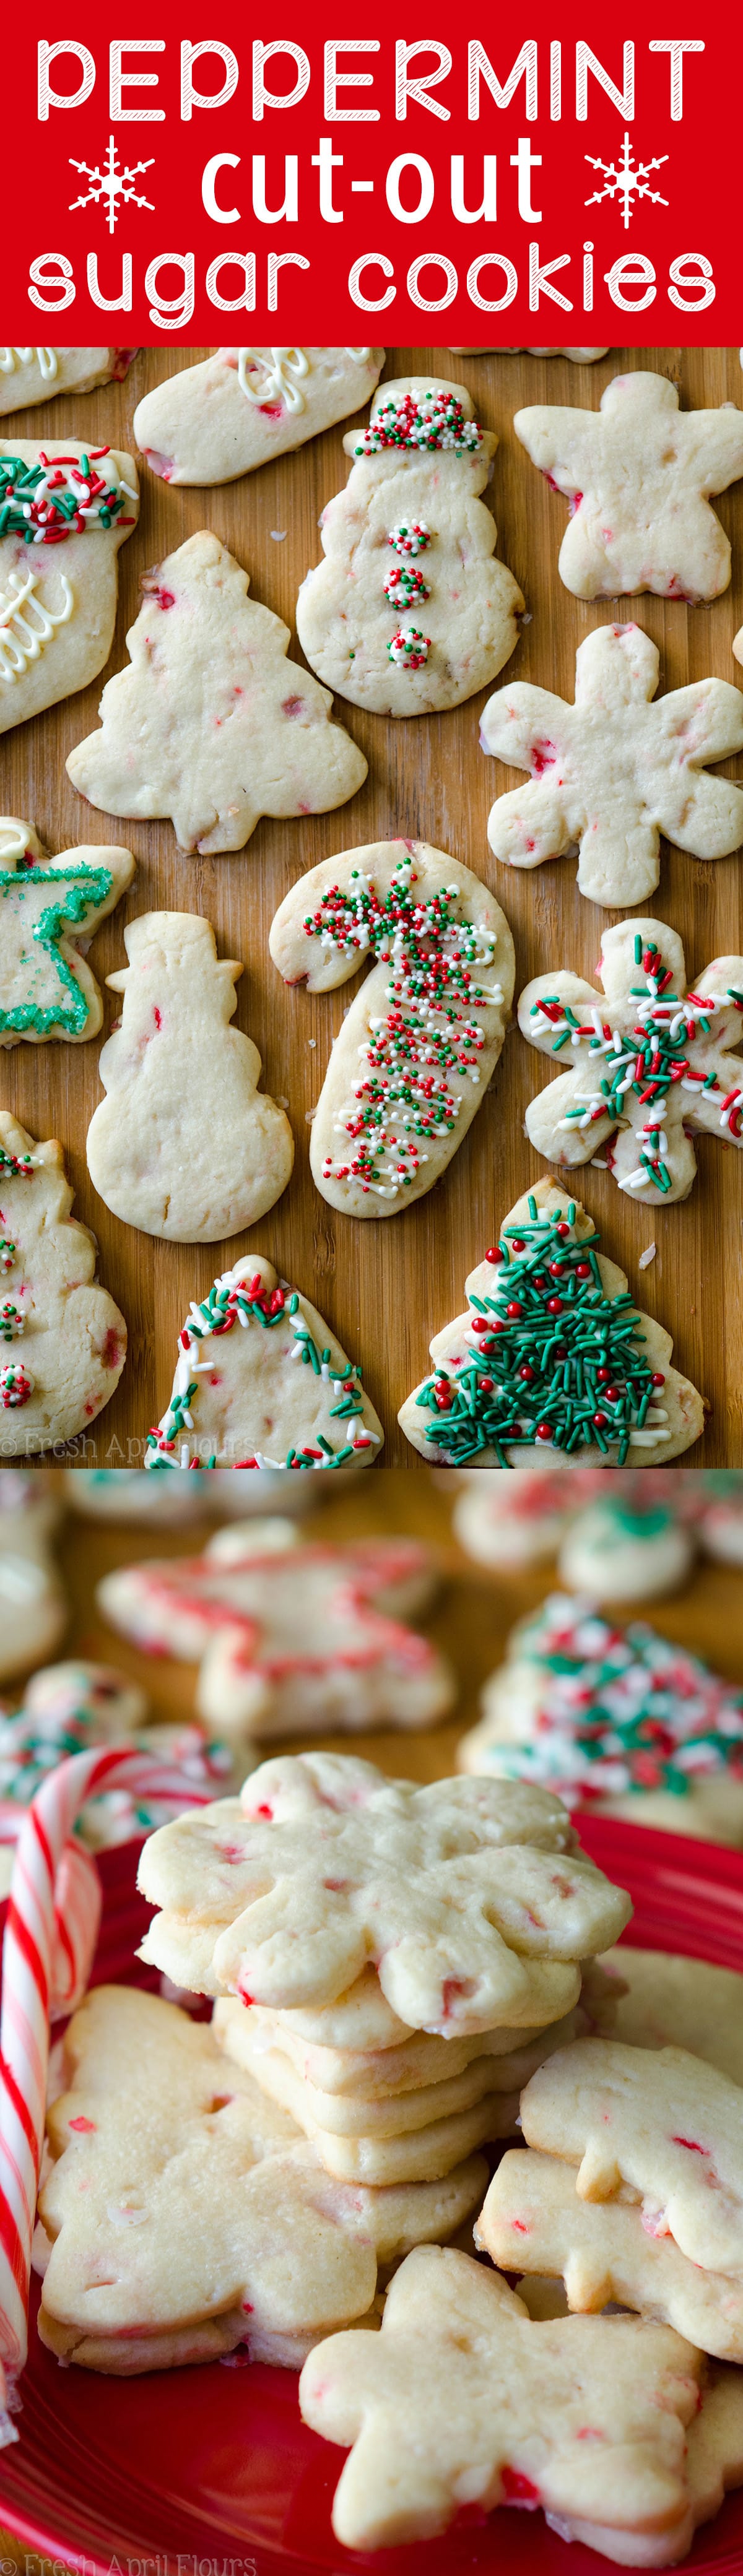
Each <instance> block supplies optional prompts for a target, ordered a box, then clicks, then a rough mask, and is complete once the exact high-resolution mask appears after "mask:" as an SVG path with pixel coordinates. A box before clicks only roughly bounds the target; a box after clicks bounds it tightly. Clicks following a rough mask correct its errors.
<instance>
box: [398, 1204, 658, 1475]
mask: <svg viewBox="0 0 743 2576" xmlns="http://www.w3.org/2000/svg"><path fill="white" fill-rule="evenodd" d="M600 1240H601V1238H600V1235H599V1234H598V1232H597V1231H596V1228H595V1227H594V1225H593V1222H592V1219H591V1218H590V1216H588V1215H587V1213H586V1210H585V1208H583V1207H581V1205H580V1202H579V1201H578V1200H576V1199H569V1198H568V1197H567V1195H566V1193H565V1192H564V1191H562V1190H560V1189H558V1188H557V1187H556V1185H555V1184H554V1183H553V1182H552V1181H538V1183H537V1186H536V1189H534V1190H530V1191H528V1192H527V1193H526V1194H525V1196H524V1197H523V1198H521V1199H519V1200H518V1202H517V1205H516V1206H515V1207H514V1208H512V1209H511V1213H510V1216H508V1217H506V1219H505V1222H504V1224H503V1226H502V1227H501V1235H500V1241H499V1243H497V1244H491V1246H490V1248H489V1250H488V1252H487V1253H486V1255H485V1259H484V1261H482V1262H481V1263H480V1264H479V1267H478V1269H477V1270H473V1271H471V1272H470V1276H469V1278H468V1279H467V1280H466V1281H465V1291H466V1295H467V1298H468V1309H467V1313H466V1314H464V1315H458V1316H456V1317H455V1320H454V1322H453V1323H451V1324H445V1325H444V1328H443V1331H441V1332H438V1333H436V1334H435V1336H434V1339H433V1341H432V1342H431V1343H430V1345H429V1347H430V1352H431V1358H432V1359H433V1360H434V1361H435V1363H436V1365H435V1370H434V1375H433V1376H432V1377H429V1378H424V1380H423V1383H422V1385H420V1386H418V1387H415V1388H414V1389H413V1393H412V1395H409V1396H408V1397H407V1400H406V1402H405V1404H403V1406H402V1407H401V1410H400V1414H399V1416H398V1419H399V1421H400V1423H401V1425H402V1429H403V1431H404V1433H405V1437H406V1439H407V1440H409V1441H410V1442H411V1445H412V1447H413V1448H414V1449H418V1450H419V1451H420V1454H421V1457H423V1458H425V1459H427V1460H428V1462H429V1463H430V1464H431V1465H434V1466H436V1465H441V1466H444V1467H466V1466H470V1465H471V1463H472V1461H473V1460H474V1461H475V1462H476V1464H477V1465H478V1466H480V1467H486V1468H487V1467H522V1466H529V1465H530V1464H531V1463H532V1461H534V1463H536V1460H537V1459H538V1460H539V1463H540V1465H541V1464H542V1463H543V1461H544V1459H545V1455H547V1456H548V1455H549V1453H550V1451H552V1452H553V1453H554V1451H555V1450H557V1451H559V1452H560V1453H561V1455H562V1459H563V1461H564V1463H565V1464H566V1465H568V1466H573V1465H575V1466H576V1467H585V1465H586V1463H587V1461H590V1462H591V1463H596V1464H600V1463H601V1460H602V1459H604V1460H605V1461H606V1463H607V1465H610V1466H616V1465H619V1466H620V1467H621V1466H623V1465H624V1461H625V1459H626V1457H627V1456H628V1454H629V1451H630V1449H632V1450H634V1451H635V1453H636V1454H639V1453H644V1454H643V1463H644V1465H646V1466H648V1467H649V1466H653V1465H654V1464H655V1462H656V1460H658V1459H664V1460H669V1459H671V1458H675V1457H678V1456H679V1455H680V1453H681V1451H682V1450H684V1449H688V1448H690V1447H691V1443H692V1441H693V1440H697V1439H698V1438H699V1434H700V1431H701V1430H702V1427H703V1419H704V1416H703V1407H702V1398H701V1396H700V1395H699V1394H698V1393H697V1390H696V1388H695V1387H693V1386H692V1385H691V1384H690V1381H689V1379H688V1378H683V1377H680V1376H679V1373H678V1371H677V1370H676V1369H674V1368H671V1366H670V1359H671V1352H672V1349H673V1344H672V1342H671V1339H670V1336H669V1334H668V1333H666V1332H664V1330H663V1327H662V1325H660V1324H657V1323H655V1321H654V1320H653V1318H652V1317H651V1316H650V1315H645V1314H643V1313H642V1312H640V1311H639V1310H637V1309H636V1308H635V1307H634V1305H633V1301H632V1298H631V1296H630V1295H629V1293H628V1287H627V1279H626V1275H625V1272H624V1271H623V1270H618V1269H617V1268H616V1265H615V1263H614V1262H613V1261H608V1260H607V1259H606V1256H605V1254H603V1253H600V1252H599V1249H598V1247H599V1243H600Z"/></svg>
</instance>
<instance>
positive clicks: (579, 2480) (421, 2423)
mask: <svg viewBox="0 0 743 2576" xmlns="http://www.w3.org/2000/svg"><path fill="white" fill-rule="evenodd" d="M699 2375H700V2355H699V2353H698V2352H696V2351H695V2350H694V2347H693V2346H692V2345H691V2344H688V2343H686V2342H684V2341H682V2338H681V2336H680V2335H676V2334H674V2333H673V2332H672V2330H671V2328H670V2327H669V2326H648V2325H645V2324H644V2323H642V2322H641V2321H640V2320H639V2319H638V2318H634V2317H632V2318H630V2317H613V2318H609V2319H606V2318H603V2317H560V2318H556V2319H551V2320H549V2321H548V2322H547V2323H538V2324H537V2323H535V2322H534V2320H533V2319H532V2318H531V2317H530V2316H529V2315H528V2313H527V2310H526V2309H525V2307H524V2305H523V2303H522V2301H521V2299H518V2298H516V2297H515V2295H514V2293H513V2291H512V2290H509V2289H507V2287H506V2283H505V2281H503V2280H502V2279H501V2277H500V2274H499V2273H497V2272H495V2273H493V2272H487V2271H483V2269H482V2268H481V2266H480V2265H479V2264H477V2263H473V2262H472V2261H471V2259H470V2257H469V2256H468V2255H467V2254H458V2253H452V2252H451V2251H442V2249H441V2247H439V2246H436V2247H426V2246H420V2247H419V2248H417V2249H416V2251H415V2253H413V2254H410V2255H409V2256H408V2259H407V2262H406V2263H403V2264H402V2266H401V2269H400V2271H399V2272H398V2273H397V2276H396V2278H395V2280H394V2281H393V2283H392V2285H391V2288H390V2289H389V2291H388V2293H387V2298H386V2301H385V2309H384V2317H383V2320H382V2331H381V2334H379V2335H354V2334H340V2335H333V2336H331V2337H330V2338H329V2339H328V2341H327V2342H325V2343H321V2344H318V2345H317V2347H316V2349H315V2351H314V2352H313V2353H311V2354H310V2358H309V2360H308V2361H307V2362H306V2363H305V2367H304V2370H303V2372H302V2377H301V2380H300V2383H299V2403H300V2406H301V2410H302V2414H303V2416H304V2420H305V2423H306V2424H310V2425H311V2426H312V2429H313V2431H314V2432H316V2433H322V2434H324V2436H325V2439H326V2441H330V2442H339V2443H343V2444H344V2445H345V2446H346V2447H348V2446H350V2445H353V2448H352V2451H351V2458H350V2459H349V2460H348V2461H347V2462H346V2466H345V2468H344V2470H343V2472H342V2476H341V2479H340V2484H339V2486H338V2487H337V2488H336V2494H335V2502H334V2505H333V2529H334V2531H335V2534H336V2538H337V2539H338V2540H341V2541H344V2542H345V2543H346V2545H347V2547H349V2548H351V2549H375V2548H379V2547H390V2546H394V2545H395V2544H396V2543H397V2542H400V2541H407V2540H430V2539H432V2538H433V2537H434V2535H435V2534H436V2533H437V2532H440V2531H445V2530H446V2529H447V2526H448V2524H449V2523H451V2522H453V2521H455V2519H456V2516H457V2513H458V2511H459V2509H460V2507H461V2505H462V2504H463V2503H464V2504H467V2505H480V2506H481V2507H482V2508H483V2509H484V2510H485V2511H490V2510H492V2508H493V2507H494V2506H495V2505H498V2504H522V2505H531V2506H535V2505H542V2506H543V2508H544V2511H545V2512H546V2513H547V2514H548V2515H549V2516H550V2518H552V2517H554V2518H555V2519H556V2521H557V2523H558V2527H559V2530H560V2533H561V2535H562V2537H563V2538H564V2539H566V2540H567V2539H571V2540H582V2541H584V2542H587V2543H588V2544H589V2546H591V2547H593V2548H594V2549H598V2550H600V2551H601V2552H602V2554H603V2555H604V2556H606V2557H609V2558H613V2557H617V2558H619V2559H620V2560H624V2561H625V2563H626V2562H627V2561H629V2563H630V2564H631V2563H632V2562H633V2561H634V2560H635V2559H636V2560H637V2563H638V2564H644V2565H647V2564H648V2563H651V2564H652V2565H653V2566H662V2565H663V2564H667V2563H669V2562H671V2561H673V2560H675V2559H676V2558H678V2557H682V2556H683V2554H684V2551H685V2550H686V2549H687V2548H688V2546H689V2543H690V2541H691V2537H692V2532H693V2528H694V2519H693V2514H692V2509H691V2502H690V2494H689V2481H688V2472H687V2468H686V2460H685V2452H686V2443H685V2438H684V2436H685V2428H686V2426H687V2425H688V2424H690V2423H691V2421H692V2419H693V2417H694V2415H695V2413H696V2410H697V2407H698V2404H699V2386H698V2382H699ZM649 2533H650V2535H651V2537H652V2546H653V2557H652V2560H651V2561H650V2562H649V2561H648V2557H647V2555H646V2554H645V2553H646V2550H647V2541H648V2534H649ZM641 2552H642V2556H641V2555H640V2553H641Z"/></svg>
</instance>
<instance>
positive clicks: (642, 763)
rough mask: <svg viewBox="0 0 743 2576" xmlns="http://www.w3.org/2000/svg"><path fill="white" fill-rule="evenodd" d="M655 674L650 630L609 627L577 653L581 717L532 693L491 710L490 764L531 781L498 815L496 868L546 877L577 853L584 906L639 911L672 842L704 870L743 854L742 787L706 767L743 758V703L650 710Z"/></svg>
mask: <svg viewBox="0 0 743 2576" xmlns="http://www.w3.org/2000/svg"><path fill="white" fill-rule="evenodd" d="M658 670H659V654H658V649H657V645H655V644H652V643H651V641H650V637H649V635H644V634H643V631H642V628H641V627H640V626H601V627H598V628H597V629H596V631H595V633H594V634H592V635H587V636H586V638H585V642H584V643H583V644H580V645H579V646H578V651H577V654H576V662H575V705H574V707H571V706H568V705H567V703H566V701H565V699H564V698H556V697H553V695H552V693H551V691H550V690H548V689H534V688H532V686H531V684H530V682H528V681H522V682H518V681H516V682H514V683H513V684H512V685H511V687H510V688H508V689H499V690H498V692H497V695H496V696H495V697H494V698H490V699H489V700H488V704H487V706H486V708H485V710H484V714H483V718H482V725H481V731H480V740H481V743H482V748H483V751H486V752H489V753H493V752H494V753H495V754H496V756H497V758H498V759H499V760H503V761H508V762H509V763H510V765H511V766H512V767H513V768H514V769H529V770H530V771H531V781H530V784H529V786H528V787H517V788H515V789H514V791H513V793H512V794H511V795H510V796H499V797H498V798H497V800H496V803H495V804H494V805H493V806H492V807H491V812H490V818H489V822H488V840H489V842H490V847H491V850H492V851H493V852H494V854H495V857H496V859H502V860H503V861H504V862H505V865H506V866H507V867H512V868H538V867H541V865H542V862H543V860H544V859H559V858H563V857H564V856H565V855H566V854H567V853H569V852H571V853H572V852H573V851H574V850H575V849H576V848H577V849H578V852H579V866H578V884H579V886H580V890H581V894H585V895H587V896H588V898H589V901H590V902H591V903H605V904H630V903H638V902H641V901H642V900H643V899H644V898H645V896H646V895H649V894H652V893H653V891H654V888H655V887H656V886H657V883H658V878H659V876H660V864H659V848H660V834H661V832H664V833H665V834H666V838H667V839H668V840H669V841H673V842H675V845H676V847H677V849H679V850H690V851H691V852H692V853H693V855H694V857H695V858H698V859H724V858H728V857H729V855H730V853H731V851H732V850H737V849H738V848H739V846H740V843H741V841H742V840H743V797H742V796H741V791H740V788H739V787H736V786H733V785H732V784H731V782H730V780H729V779H727V778H708V777H707V776H706V774H705V764H706V762H707V761H714V760H723V759H726V758H727V756H728V754H729V753H730V752H735V751H741V750H743V697H742V696H741V693H740V690H739V689H735V688H732V687H731V686H730V685H729V683H728V682H727V680H697V681H695V682H694V683H693V685H692V686H691V687H690V688H687V689H674V690H673V691H672V692H671V695H670V696H669V697H667V698H661V700H660V704H659V705H656V706H653V705H651V700H652V698H653V695H654V692H655V690H656V688H657V685H658Z"/></svg>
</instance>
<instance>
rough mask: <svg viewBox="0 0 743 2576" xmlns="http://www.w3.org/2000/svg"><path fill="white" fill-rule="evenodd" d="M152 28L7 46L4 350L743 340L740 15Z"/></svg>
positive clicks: (388, 16) (90, 26)
mask: <svg viewBox="0 0 743 2576" xmlns="http://www.w3.org/2000/svg"><path fill="white" fill-rule="evenodd" d="M143 15H144V13H143ZM147 16H148V18H149V20H150V25H151V27H152V29H153V32H152V33H151V34H148V35H147V37H146V38H145V37H144V36H143V37H142V38H141V39H137V38H135V37H133V36H130V35H126V36H124V35H123V34H118V33H116V32H115V21H114V22H113V23H114V32H111V22H107V23H106V28H105V32H104V30H103V28H102V26H101V25H100V22H98V21H96V20H95V18H94V20H93V21H92V22H91V20H90V17H89V14H88V13H87V12H84V11H80V12H79V13H78V14H76V12H75V9H74V7H73V8H72V9H70V8H66V9H65V11H64V14H63V15H62V16H61V18H60V22H59V23H60V32H59V34H57V33H56V31H55V29H54V22H53V20H51V19H45V20H44V22H43V23H44V25H45V26H46V28H47V30H48V32H47V33H46V35H45V36H44V38H43V39H40V38H38V37H37V36H36V34H35V32H32V31H31V29H30V28H29V27H27V28H26V29H24V27H23V24H22V22H19V23H18V24H16V25H15V26H14V30H13V68H14V77H15V84H16V95H17V98H18V99H20V101H22V113H21V114H19V113H18V112H17V109H16V110H15V111H14V113H13V115H12V117H11V118H9V121H8V129H7V132H6V146H5V151H6V162H7V157H8V154H9V155H10V163H11V168H10V187H9V189H8V188H6V204H10V205H12V204H15V205H16V207H17V208H20V209H21V210H22V212H21V217H20V220H16V221H14V223H13V224H12V225H11V226H10V227H7V226H6V250H5V261H6V283H5V312H6V319H9V320H11V321H12V323H13V325H14V327H15V329H16V330H17V332H18V335H19V341H21V342H25V341H27V339H28V333H29V330H31V329H34V330H38V329H47V330H48V329H50V328H51V326H52V321H53V322H54V328H55V333H56V334H57V336H59V332H60V327H63V329H64V333H65V334H66V336H67V338H68V340H69V341H70V342H71V343H72V342H74V343H76V344H82V343H83V342H84V341H86V340H90V341H92V342H94V343H97V342H98V341H100V335H101V330H102V327H103V321H102V317H104V316H106V317H108V320H107V328H108V331H109V337H110V335H111V332H112V331H113V332H114V333H115V337H116V340H117V342H119V343H124V342H127V341H132V342H140V341H142V342H149V343H151V344H157V342H158V341H160V340H161V339H162V342H163V345H165V346H167V345H168V343H169V342H170V344H171V345H172V344H173V343H177V342H178V341H179V340H182V341H183V342H184V343H186V344H189V343H193V342H207V343H214V342H216V343H217V344H219V343H220V342H221V341H223V340H224V335H225V332H226V331H228V332H229V334H230V338H231V341H235V340H237V338H238V335H239V331H240V330H241V329H243V328H244V317H249V318H250V319H251V320H252V323H253V327H254V331H255V334H256V338H257V340H258V341H259V342H260V341H261V340H266V339H267V335H268V331H269V328H270V329H280V328H281V326H282V324H283V327H284V328H285V329H286V330H290V331H291V334H292V338H293V339H296V340H315V341H322V340H325V339H327V338H328V337H329V336H330V335H331V334H332V335H333V336H334V337H336V338H340V337H341V334H342V332H343V331H346V332H347V333H350V335H351V339H352V341H357V340H358V335H359V331H360V330H361V329H362V328H364V329H370V330H371V332H372V338H373V340H380V339H391V340H394V341H395V342H397V343H398V344H399V343H404V342H406V341H412V342H421V341H425V342H426V343H428V344H430V343H431V342H434V343H436V342H439V341H440V342H442V343H443V342H446V343H447V344H450V343H451V341H452V336H453V338H454V341H455V342H456V339H457V335H458V333H459V332H460V331H464V332H465V333H466V337H467V342H468V343H470V344H471V343H472V332H473V330H474V331H475V333H476V336H477V341H478V342H479V343H481V344H483V345H490V344H491V343H493V344H495V345H498V344H500V345H506V344H513V333H514V331H518V332H519V333H520V342H519V344H518V345H522V344H523V345H526V346H529V345H535V344H534V334H535V332H536V334H537V344H543V343H544V334H545V331H548V332H549V333H550V334H551V339H552V342H554V335H555V331H556V330H558V329H559V330H563V331H567V332H568V333H569V335H570V342H571V343H575V344H578V345H580V344H579V333H580V334H582V342H583V343H586V344H592V343H595V339H596V332H597V331H603V332H604V333H606V334H608V341H607V345H611V344H613V343H614V344H616V343H621V344H622V345H626V344H628V343H632V342H640V343H641V342H643V341H649V342H652V343H653V344H655V345H657V344H658V343H659V342H661V343H663V342H679V341H680V342H693V341H701V342H717V343H720V342H723V343H725V342H729V341H737V340H738V339H739V338H740V337H741V313H742V311H743V299H742V298H741V291H740V286H739V283H738V274H737V257H738V253H737V246H736V234H737V230H738V216H737V209H738V201H739V180H736V177H735V173H736V171H738V170H739V155H740V149H741V144H740V97H741V70H742V68H743V64H742V59H741V58H742V56H743V32H742V19H741V12H740V10H739V9H738V10H736V12H735V16H733V12H732V11H730V12H729V13H728V12H726V11H723V10H722V9H720V8H713V15H712V20H711V22H710V20H709V19H708V18H707V14H706V12H703V11H701V10H699V11H698V12H696V13H694V12H692V14H691V16H690V18H687V19H685V20H684V21H683V22H682V25H683V28H684V32H683V33H682V34H679V35H673V34H669V35H667V34H665V33H664V29H665V27H666V25H667V23H668V18H670V20H671V25H672V26H673V25H674V24H675V23H677V22H675V20H674V18H673V13H671V12H669V13H667V16H664V14H663V13H662V12H661V11H659V12H658V16H657V20H656V19H655V17H654V16H650V15H649V14H648V13H647V11H646V10H645V8H641V7H639V6H638V0H630V5H629V6H628V8H627V11H626V13H624V14H623V15H621V16H620V18H619V19H618V20H614V21H612V24H611V26H610V25H609V22H608V20H606V19H605V18H604V15H603V12H602V13H601V17H600V24H599V23H598V22H596V23H594V22H593V12H592V11H590V12H589V11H586V10H585V9H580V10H578V9H574V8H571V7H565V6H563V7H562V8H560V7H557V8H555V9H554V10H553V11H552V12H550V13H549V14H548V13H547V12H546V10H543V11H541V12H540V11H539V10H537V11H535V12H530V13H529V16H528V19H527V18H525V17H524V18H522V17H521V16H520V14H519V13H517V12H514V13H513V14H507V16H506V18H505V19H504V20H500V19H499V18H498V17H496V24H495V30H493V24H492V21H493V13H492V12H487V13H486V15H485V18H484V20H483V19H482V18H479V19H475V21H474V25H473V24H472V21H469V22H468V21H467V20H465V22H464V25H463V26H462V28H461V29H454V28H452V26H451V22H450V21H448V20H444V21H443V24H442V25H440V27H439V30H438V32H436V33H435V34H431V33H430V32H429V31H430V28H431V25H432V24H434V25H435V21H434V20H433V18H432V13H430V12H429V11H428V10H426V13H425V15H424V14H423V12H422V11H421V10H420V9H415V10H410V9H406V10H405V11H403V10H402V9H401V8H399V7H393V6H392V5H391V0H383V5H379V6H377V7H376V9H375V10H374V11H373V13H372V17H371V19H370V20H369V21H368V22H367V26H366V28H365V32H364V34H363V35H359V34H356V33H353V34H349V35H347V36H342V35H340V34H338V35H330V34H326V32H325V29H326V26H327V25H328V24H329V25H330V26H331V27H332V25H333V21H332V19H331V20H330V21H328V20H327V18H325V13H323V17H324V19H325V23H324V24H321V23H320V21H319V19H317V18H314V19H313V17H312V16H311V15H308V13H307V12H306V11H301V10H298V9H297V8H296V6H294V7H289V8H288V9H287V11H286V15H285V16H283V17H282V16H281V15H279V16H278V19H277V20H274V19H273V16H272V14H271V16H270V17H269V16H268V14H267V16H266V18H265V19H263V18H255V17H254V18H252V19H251V21H250V22H249V24H248V26H246V17H245V13H244V12H243V11H238V10H236V9H235V8H234V7H230V6H228V7H226V8H225V9H224V10H222V11H221V12H220V13H219V14H218V15H217V19H216V26H215V31H214V34H213V35H209V36H205V35H198V34H191V35H189V36H188V37H186V36H184V35H183V34H182V32H181V29H182V25H183V20H182V19H181V20H180V23H179V24H176V21H175V12H174V11H173V10H172V8H169V7H167V6H165V7H163V8H161V9H160V10H159V11H158V12H157V13H154V14H152V15H150V13H149V12H148V13H147ZM186 23H187V24H188V25H189V27H193V24H194V21H193V19H192V18H189V19H188V20H187V21H186ZM198 23H199V22H198V20H196V26H197V27H198ZM130 24H131V21H129V20H126V19H125V20H124V21H123V25H124V27H127V26H128V25H130ZM134 24H135V25H136V16H135V19H134ZM336 24H337V22H336ZM656 24H657V26H658V28H659V30H660V32H659V33H658V34H657V35H656V34H655V32H654V29H655V26H656ZM587 26H588V32H586V28H587ZM274 27H275V28H276V30H277V31H276V33H273V32H271V33H269V28H270V29H273V28H274ZM524 27H526V28H528V30H530V31H532V32H528V33H524V32H523V29H524ZM542 27H543V32H541V31H540V32H537V33H534V32H533V30H534V29H535V28H537V30H540V29H541V28H542ZM256 30H259V31H260V32H256ZM29 126H30V129H31V130H30V131H29ZM14 159H15V163H16V167H15V168H14V166H13V164H14ZM30 167H31V168H32V170H33V186H32V187H29V184H28V183H29V175H30ZM27 210H28V211H27ZM383 321H384V328H383V327H382V324H383ZM483 333H484V335H485V338H484V342H483Z"/></svg>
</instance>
